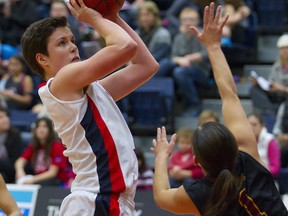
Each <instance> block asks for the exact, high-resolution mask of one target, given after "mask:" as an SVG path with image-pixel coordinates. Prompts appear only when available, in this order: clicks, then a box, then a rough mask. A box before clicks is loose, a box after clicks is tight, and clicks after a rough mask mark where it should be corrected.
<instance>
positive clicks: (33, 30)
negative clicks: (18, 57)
mask: <svg viewBox="0 0 288 216" xmlns="http://www.w3.org/2000/svg"><path fill="white" fill-rule="evenodd" d="M65 26H68V23H67V19H66V18H65V17H55V18H52V17H47V18H45V19H42V20H39V21H37V22H35V23H33V24H31V25H30V26H29V27H28V28H27V29H26V31H25V32H24V34H23V36H22V38H21V45H22V53H23V56H24V59H25V61H26V63H27V64H28V65H29V67H30V68H31V70H32V71H33V72H34V73H35V74H37V75H39V76H40V77H42V78H45V74H44V73H45V72H44V69H43V68H42V67H41V66H40V65H39V63H38V62H37V60H36V54H37V53H41V54H44V55H47V56H48V50H47V45H48V39H49V37H50V36H51V35H52V33H53V32H54V31H55V30H56V29H57V28H59V27H65Z"/></svg>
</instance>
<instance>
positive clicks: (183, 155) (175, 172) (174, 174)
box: [168, 128, 204, 188]
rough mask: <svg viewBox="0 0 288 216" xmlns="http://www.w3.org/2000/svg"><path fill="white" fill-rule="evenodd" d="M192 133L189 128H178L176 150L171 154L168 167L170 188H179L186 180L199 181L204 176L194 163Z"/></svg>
mask: <svg viewBox="0 0 288 216" xmlns="http://www.w3.org/2000/svg"><path fill="white" fill-rule="evenodd" d="M193 133H194V131H193V129H190V128H180V129H178V130H177V132H176V134H177V140H176V143H177V145H178V149H177V150H175V151H174V152H173V153H172V155H171V158H170V161H169V166H168V169H169V179H170V185H171V187H172V188H175V187H179V186H181V185H182V183H183V181H184V180H185V179H187V178H192V179H199V178H202V177H203V176H204V173H203V171H202V168H201V167H200V166H198V165H197V164H195V161H194V154H193V150H192V140H193Z"/></svg>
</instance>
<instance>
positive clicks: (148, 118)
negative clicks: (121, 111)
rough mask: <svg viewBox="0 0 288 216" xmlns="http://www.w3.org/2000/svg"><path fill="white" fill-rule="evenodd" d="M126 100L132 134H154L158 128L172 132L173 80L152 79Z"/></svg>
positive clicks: (168, 78)
mask: <svg viewBox="0 0 288 216" xmlns="http://www.w3.org/2000/svg"><path fill="white" fill-rule="evenodd" d="M127 99H128V104H129V105H128V107H129V111H128V113H129V119H130V122H129V124H130V128H131V130H132V133H134V134H138V135H149V134H155V130H156V127H159V126H166V128H167V130H168V131H173V130H174V80H173V79H172V78H171V77H153V78H151V79H150V80H149V81H147V82H146V83H144V84H143V85H142V86H140V87H139V88H137V89H136V90H135V91H134V92H132V93H131V94H130V95H128V96H127Z"/></svg>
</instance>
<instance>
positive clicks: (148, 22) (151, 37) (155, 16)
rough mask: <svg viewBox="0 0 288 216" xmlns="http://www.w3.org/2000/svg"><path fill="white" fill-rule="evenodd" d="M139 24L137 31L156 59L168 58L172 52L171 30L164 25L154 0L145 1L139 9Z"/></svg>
mask: <svg viewBox="0 0 288 216" xmlns="http://www.w3.org/2000/svg"><path fill="white" fill-rule="evenodd" d="M137 19H138V25H137V29H136V32H137V34H138V35H139V36H140V37H141V39H142V40H143V42H144V43H145V44H146V46H147V47H148V49H149V51H150V52H151V54H152V55H153V57H154V58H155V59H156V61H158V62H159V61H161V60H162V59H164V58H168V57H169V56H170V52H171V35H170V32H169V31H168V30H167V29H166V28H164V27H163V26H162V22H161V17H160V13H159V9H158V7H157V5H156V4H155V3H154V2H152V1H144V2H143V3H141V4H140V5H139V9H138V17H137Z"/></svg>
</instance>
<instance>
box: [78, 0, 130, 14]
mask: <svg viewBox="0 0 288 216" xmlns="http://www.w3.org/2000/svg"><path fill="white" fill-rule="evenodd" d="M83 2H84V4H85V5H86V6H87V7H89V8H92V9H94V10H96V11H98V12H99V13H100V14H102V16H103V17H107V16H109V15H110V14H115V13H117V12H118V11H119V10H120V9H121V7H122V6H123V4H124V2H125V0H83Z"/></svg>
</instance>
